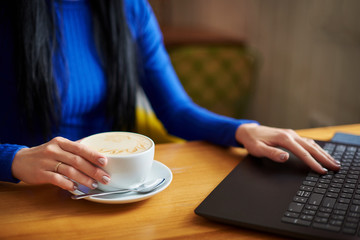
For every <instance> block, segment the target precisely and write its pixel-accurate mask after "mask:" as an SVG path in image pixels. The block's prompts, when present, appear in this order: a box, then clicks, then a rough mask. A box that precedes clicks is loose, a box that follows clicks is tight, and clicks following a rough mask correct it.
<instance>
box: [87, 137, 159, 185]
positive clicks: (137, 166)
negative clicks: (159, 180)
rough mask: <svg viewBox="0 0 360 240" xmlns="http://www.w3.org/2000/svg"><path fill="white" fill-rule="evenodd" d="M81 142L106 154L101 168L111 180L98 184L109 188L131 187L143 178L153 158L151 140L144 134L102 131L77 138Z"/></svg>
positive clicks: (146, 174) (148, 170)
mask: <svg viewBox="0 0 360 240" xmlns="http://www.w3.org/2000/svg"><path fill="white" fill-rule="evenodd" d="M81 143H82V144H84V145H86V146H87V147H89V148H90V149H92V150H95V151H98V152H100V153H102V154H103V155H105V156H106V158H107V159H108V162H107V164H106V166H105V167H103V169H104V170H105V171H106V172H107V173H108V174H109V175H110V177H111V181H110V183H109V184H107V185H104V184H101V183H99V186H98V188H99V189H101V190H103V191H112V190H117V189H119V188H131V187H135V186H138V185H139V184H141V183H142V182H144V181H145V179H146V177H147V176H148V175H149V173H150V170H151V166H152V163H153V161H154V152H155V144H154V142H153V141H152V140H151V139H150V138H148V137H147V136H144V135H141V134H137V133H132V132H105V133H99V134H95V135H92V136H89V137H87V138H84V139H83V140H81Z"/></svg>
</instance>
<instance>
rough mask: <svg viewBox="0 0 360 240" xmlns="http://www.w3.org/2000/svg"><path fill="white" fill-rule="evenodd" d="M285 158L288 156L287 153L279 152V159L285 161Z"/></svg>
mask: <svg viewBox="0 0 360 240" xmlns="http://www.w3.org/2000/svg"><path fill="white" fill-rule="evenodd" d="M287 158H288V154H287V153H282V154H280V160H281V161H285V160H287Z"/></svg>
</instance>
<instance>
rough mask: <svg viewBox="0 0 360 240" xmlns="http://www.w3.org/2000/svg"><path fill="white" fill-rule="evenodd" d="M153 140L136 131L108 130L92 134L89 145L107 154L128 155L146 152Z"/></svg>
mask: <svg viewBox="0 0 360 240" xmlns="http://www.w3.org/2000/svg"><path fill="white" fill-rule="evenodd" d="M151 145H152V142H151V141H150V140H149V139H148V138H146V137H144V136H142V135H140V134H136V133H130V132H108V133H103V134H96V135H93V136H91V137H90V138H89V139H88V141H87V146H88V147H90V148H91V149H93V150H95V151H98V152H100V153H103V154H105V155H128V154H135V153H140V152H144V151H146V150H147V149H149V148H150V147H151Z"/></svg>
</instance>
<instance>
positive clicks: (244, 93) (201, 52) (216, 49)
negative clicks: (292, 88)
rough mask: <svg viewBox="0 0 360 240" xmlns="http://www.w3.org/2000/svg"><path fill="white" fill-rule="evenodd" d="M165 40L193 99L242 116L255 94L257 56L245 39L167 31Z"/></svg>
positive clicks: (198, 32) (221, 112) (178, 72)
mask: <svg viewBox="0 0 360 240" xmlns="http://www.w3.org/2000/svg"><path fill="white" fill-rule="evenodd" d="M164 37H165V44H166V47H167V50H168V53H169V55H170V58H171V61H172V64H173V66H174V68H175V71H176V73H177V75H178V76H179V79H180V81H181V82H182V84H183V86H184V88H185V90H186V91H187V93H188V94H189V96H190V97H191V98H192V99H193V101H194V102H195V103H197V104H199V105H200V106H202V107H205V108H207V109H209V110H211V111H213V112H216V113H219V114H223V115H227V116H230V117H235V118H241V117H243V114H244V112H245V110H246V107H247V106H248V103H249V100H250V97H251V96H252V93H253V90H254V87H255V82H256V74H257V65H258V64H257V57H256V54H255V53H254V51H253V50H252V49H250V48H249V47H248V46H247V45H246V44H245V43H244V42H243V41H242V40H239V39H237V38H230V37H228V36H224V35H221V34H217V33H214V32H211V33H210V32H204V31H203V32H202V31H194V30H193V31H190V32H189V31H188V30H185V31H184V30H173V31H171V32H170V33H169V32H167V31H165V32H164Z"/></svg>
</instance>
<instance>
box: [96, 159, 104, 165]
mask: <svg viewBox="0 0 360 240" xmlns="http://www.w3.org/2000/svg"><path fill="white" fill-rule="evenodd" d="M98 162H99V163H100V164H101V165H105V163H106V159H105V158H99V159H98Z"/></svg>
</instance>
